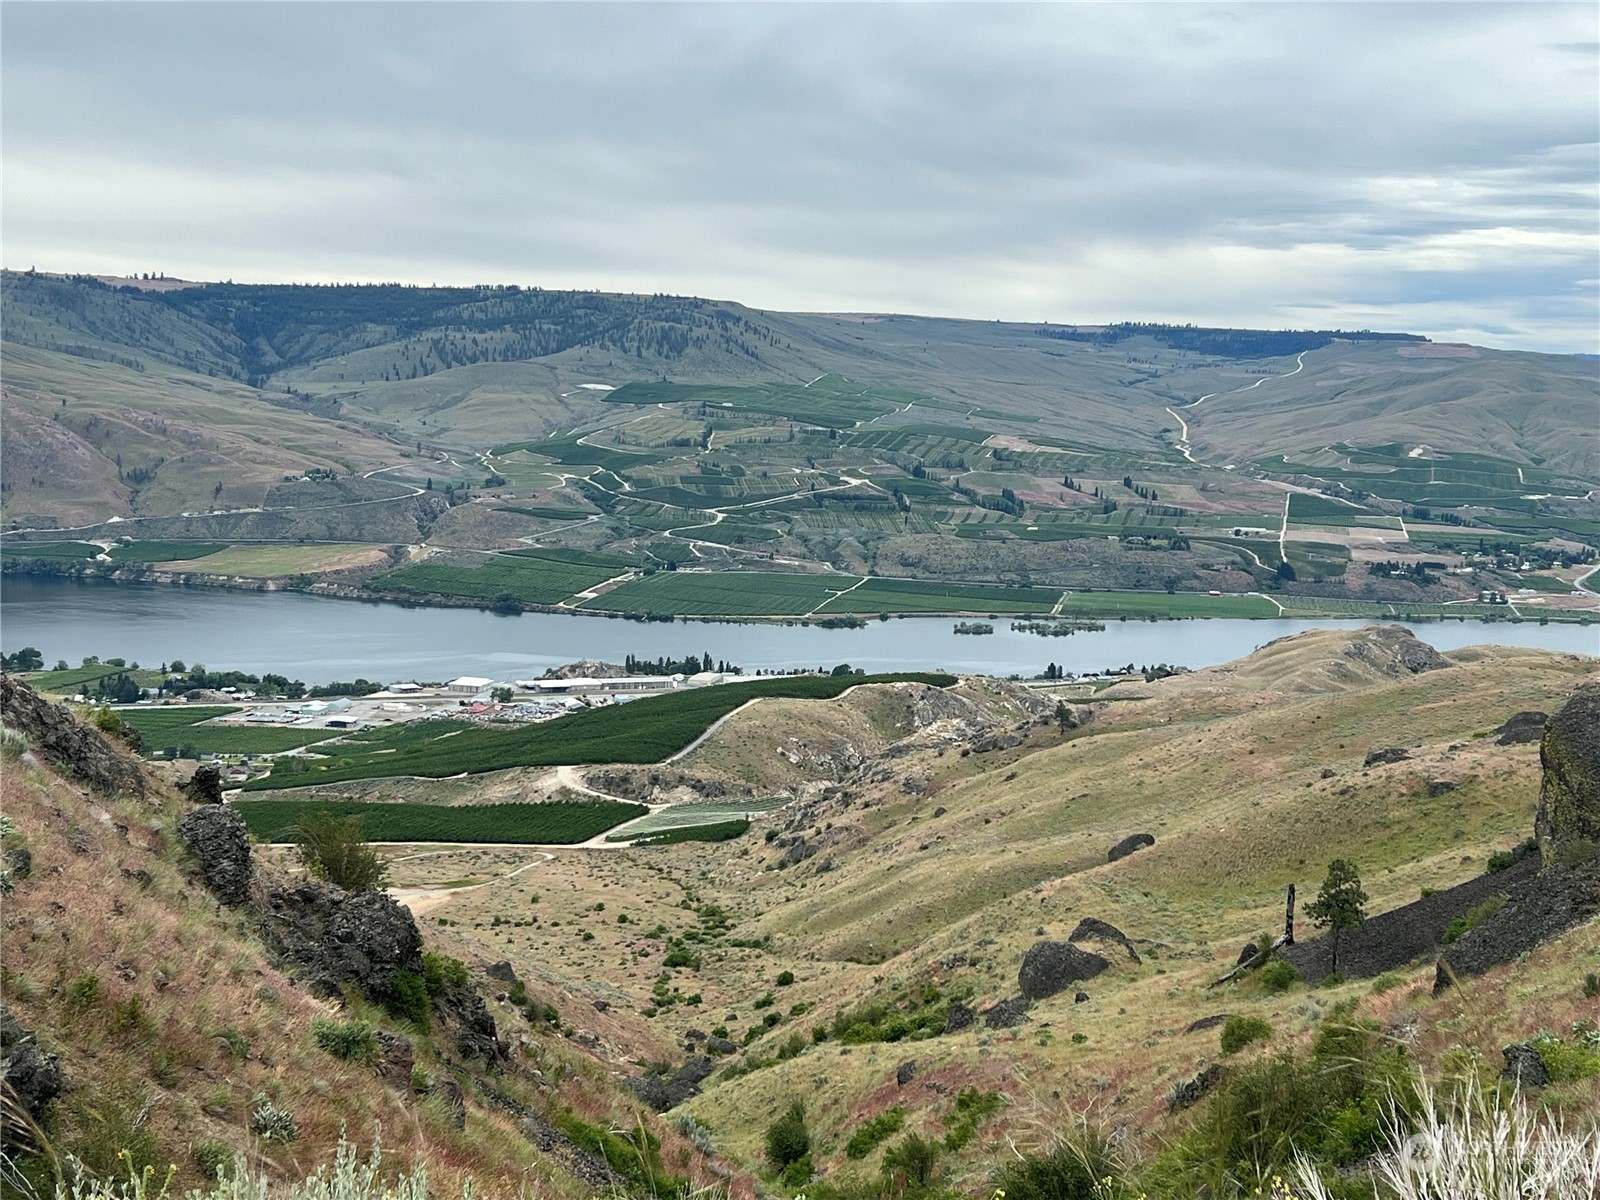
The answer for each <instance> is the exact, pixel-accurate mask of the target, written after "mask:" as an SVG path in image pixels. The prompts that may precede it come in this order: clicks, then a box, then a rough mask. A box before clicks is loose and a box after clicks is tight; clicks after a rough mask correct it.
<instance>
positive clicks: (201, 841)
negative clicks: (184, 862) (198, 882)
mask: <svg viewBox="0 0 1600 1200" xmlns="http://www.w3.org/2000/svg"><path fill="white" fill-rule="evenodd" d="M178 836H179V837H181V838H182V839H183V843H184V845H186V846H187V847H188V848H189V851H190V853H192V854H193V855H194V856H195V858H197V859H199V860H200V874H201V875H202V876H203V877H204V879H205V881H206V886H207V887H208V888H210V889H211V891H212V892H213V893H214V894H215V895H216V897H217V899H218V900H221V901H222V902H223V903H224V904H243V903H244V901H245V900H246V899H248V898H249V895H250V832H249V830H248V829H247V828H246V827H245V823H244V817H242V816H241V815H240V814H239V811H238V810H237V809H234V808H230V807H228V806H227V805H225V804H208V805H206V806H205V807H203V808H192V809H190V810H189V811H188V812H186V813H184V814H183V816H181V817H179V818H178Z"/></svg>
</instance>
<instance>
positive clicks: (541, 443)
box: [489, 433, 667, 471]
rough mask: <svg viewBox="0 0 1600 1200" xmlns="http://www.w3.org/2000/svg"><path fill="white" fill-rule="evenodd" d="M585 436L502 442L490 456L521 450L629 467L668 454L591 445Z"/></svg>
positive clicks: (564, 460)
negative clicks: (585, 440)
mask: <svg viewBox="0 0 1600 1200" xmlns="http://www.w3.org/2000/svg"><path fill="white" fill-rule="evenodd" d="M586 436H587V435H586V434H577V433H569V434H567V435H565V436H563V437H553V438H541V439H540V440H538V441H534V442H508V443H506V444H505V445H503V446H496V447H495V448H494V449H493V450H491V451H490V452H489V454H490V456H491V460H494V459H501V458H504V457H506V456H507V455H511V454H515V453H516V452H517V451H519V450H522V451H526V452H527V453H528V454H534V455H538V456H539V457H541V458H548V459H551V460H552V461H554V462H558V463H561V464H563V465H564V466H569V467H601V468H604V469H605V470H608V471H628V470H631V469H632V468H634V467H642V466H649V465H650V464H651V463H658V462H663V461H665V459H666V458H667V455H665V454H657V453H654V452H651V451H647V450H641V451H639V452H637V453H634V452H630V451H624V450H612V449H610V448H608V447H605V446H594V445H588V444H586V443H585V442H584V441H583V439H584V438H585V437H586Z"/></svg>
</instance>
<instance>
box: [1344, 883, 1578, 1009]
mask: <svg viewBox="0 0 1600 1200" xmlns="http://www.w3.org/2000/svg"><path fill="white" fill-rule="evenodd" d="M1527 861H1536V857H1535V856H1533V855H1529V856H1528V860H1527ZM1489 878H1490V879H1495V878H1498V876H1494V875H1491V876H1489ZM1597 913H1600V858H1591V859H1588V860H1586V861H1584V862H1579V863H1573V864H1565V863H1555V864H1552V865H1551V866H1547V867H1545V868H1544V869H1543V870H1542V871H1539V872H1537V873H1536V874H1533V875H1531V876H1530V877H1529V878H1527V879H1524V880H1523V881H1522V882H1520V883H1518V884H1517V885H1516V886H1515V887H1513V888H1512V889H1511V893H1510V897H1509V899H1508V900H1507V901H1506V904H1505V907H1503V908H1502V909H1500V911H1499V912H1497V913H1495V914H1494V915H1493V916H1492V917H1490V918H1489V919H1488V920H1486V921H1484V922H1483V923H1482V924H1481V925H1478V926H1476V927H1474V928H1472V929H1469V930H1468V931H1467V932H1466V933H1464V934H1462V935H1461V937H1460V938H1459V939H1458V940H1457V941H1456V942H1455V943H1454V944H1453V945H1451V946H1450V947H1449V948H1448V949H1447V950H1446V951H1445V952H1444V955H1443V956H1442V957H1441V958H1440V959H1439V965H1438V967H1437V968H1436V969H1435V971H1434V979H1433V990H1434V993H1435V994H1436V995H1437V994H1438V993H1439V992H1442V991H1443V990H1444V989H1445V988H1447V987H1449V986H1450V985H1451V983H1452V982H1454V981H1455V980H1457V979H1464V978H1466V977H1468V976H1472V975H1481V974H1483V973H1484V972H1485V971H1487V970H1489V969H1490V968H1492V967H1498V966H1500V965H1501V964H1502V963H1508V962H1511V961H1512V960H1514V959H1515V958H1517V957H1518V956H1519V955H1521V954H1522V953H1524V952H1525V951H1528V950H1532V949H1534V948H1535V947H1537V946H1540V945H1542V944H1543V943H1545V942H1547V941H1549V940H1550V939H1551V938H1553V937H1556V936H1557V935H1559V934H1562V933H1565V932H1566V931H1567V930H1569V929H1571V928H1572V927H1573V926H1575V925H1578V924H1581V923H1582V922H1584V921H1587V920H1588V919H1589V918H1590V917H1593V916H1595V915H1596V914H1597ZM1339 958H1340V965H1341V967H1342V966H1343V960H1344V954H1343V952H1342V951H1341V953H1340V956H1339Z"/></svg>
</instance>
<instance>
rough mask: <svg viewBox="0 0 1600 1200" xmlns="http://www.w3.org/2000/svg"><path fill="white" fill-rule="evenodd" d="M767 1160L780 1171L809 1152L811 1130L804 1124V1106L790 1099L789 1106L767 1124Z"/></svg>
mask: <svg viewBox="0 0 1600 1200" xmlns="http://www.w3.org/2000/svg"><path fill="white" fill-rule="evenodd" d="M766 1149H767V1162H768V1163H770V1164H771V1165H772V1167H773V1169H774V1170H778V1171H782V1170H783V1169H784V1168H785V1167H788V1166H790V1165H792V1164H794V1163H797V1162H799V1161H800V1160H801V1159H802V1158H806V1157H807V1156H809V1155H810V1153H811V1130H810V1129H809V1128H808V1127H807V1125H806V1106H805V1105H804V1104H802V1103H801V1102H800V1101H799V1100H791V1101H790V1102H789V1107H788V1108H787V1109H785V1110H784V1113H783V1115H782V1116H781V1117H779V1118H778V1119H777V1120H776V1121H774V1122H773V1123H772V1124H770V1125H768V1126H767V1137H766Z"/></svg>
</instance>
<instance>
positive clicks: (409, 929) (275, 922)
mask: <svg viewBox="0 0 1600 1200" xmlns="http://www.w3.org/2000/svg"><path fill="white" fill-rule="evenodd" d="M215 811H217V810H216V809H213V808H197V809H194V810H193V811H191V812H190V813H189V814H187V815H188V816H190V817H192V816H197V815H199V814H201V813H210V812H215ZM261 917H262V923H261V932H262V936H263V939H264V940H265V941H266V942H267V944H268V945H269V946H270V947H272V949H273V950H275V951H276V952H277V953H278V954H279V955H280V956H282V957H283V958H285V959H287V960H288V961H289V962H290V963H292V964H293V965H294V966H295V968H296V969H297V970H298V973H299V974H300V975H301V976H302V977H303V978H304V979H305V980H306V982H307V984H309V985H310V987H311V989H312V991H313V992H315V993H316V994H318V995H322V996H329V997H332V996H337V995H339V993H340V991H341V989H342V988H343V987H344V986H345V985H346V984H350V985H353V986H354V987H356V988H358V989H360V990H361V992H362V993H364V994H365V995H367V996H368V997H370V998H372V999H374V1000H376V1001H378V1002H379V1003H383V1002H385V1001H387V1000H391V999H393V998H394V986H395V980H396V979H397V978H398V977H399V976H400V974H401V972H407V973H409V974H411V975H415V976H419V977H420V976H421V975H422V973H423V966H422V935H421V934H420V933H419V932H418V931H417V923H416V921H415V920H414V919H413V918H412V916H411V913H410V911H409V910H408V909H406V908H404V907H403V906H401V905H400V904H398V903H396V902H395V901H394V900H393V899H391V898H390V897H388V896H386V895H384V894H383V893H382V892H357V893H353V894H352V893H349V892H345V891H341V890H340V889H339V888H336V887H330V886H328V885H327V884H324V883H318V882H317V881H315V880H311V879H303V880H299V881H296V882H295V883H292V884H289V885H286V886H277V887H272V888H269V889H267V892H266V895H265V897H264V902H263V907H262V911H261Z"/></svg>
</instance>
